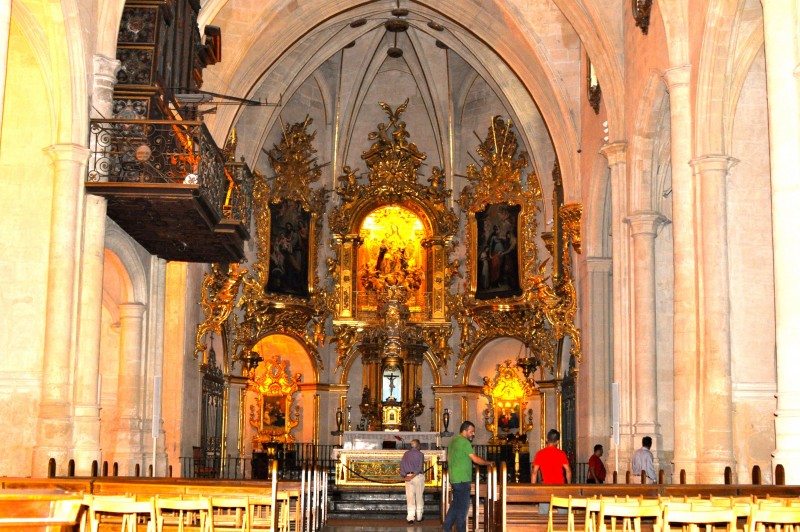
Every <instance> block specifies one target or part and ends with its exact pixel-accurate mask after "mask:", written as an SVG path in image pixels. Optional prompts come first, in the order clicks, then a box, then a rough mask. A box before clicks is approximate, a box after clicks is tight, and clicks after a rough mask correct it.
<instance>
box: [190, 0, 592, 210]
mask: <svg viewBox="0 0 800 532" xmlns="http://www.w3.org/2000/svg"><path fill="white" fill-rule="evenodd" d="M215 7H216V8H217V9H218V12H217V13H216V15H218V16H220V17H224V16H226V13H225V9H226V7H227V6H223V5H215ZM418 7H420V8H421V10H422V11H423V12H424V14H425V15H426V16H430V17H431V18H435V19H441V20H443V21H446V22H447V23H448V25H449V26H451V27H452V28H453V31H456V32H457V33H458V34H459V35H461V34H464V35H465V36H468V37H470V41H471V46H472V48H470V47H469V46H467V47H465V45H464V42H463V39H462V40H461V41H462V42H459V41H460V39H457V38H453V37H450V39H451V40H452V42H447V43H445V44H447V45H448V46H450V45H452V47H453V49H454V50H456V49H457V48H460V49H462V51H463V55H464V56H465V57H471V58H473V59H474V60H475V61H476V63H477V64H480V65H483V66H482V68H484V69H491V72H489V75H490V76H491V77H492V78H495V79H496V80H498V83H500V84H501V85H502V86H503V87H504V88H505V92H506V96H507V98H508V99H509V101H510V102H512V104H513V108H514V111H515V113H516V114H517V117H518V119H517V122H518V123H519V124H520V125H521V128H522V129H521V131H524V132H525V134H526V135H527V131H526V130H525V128H526V127H527V126H528V124H530V123H533V122H534V120H533V118H532V117H533V116H534V115H537V116H538V113H540V112H543V113H546V116H545V117H544V121H545V123H546V124H547V127H548V131H549V134H550V138H551V141H552V143H553V144H554V146H555V150H556V152H558V153H559V154H560V156H559V157H558V159H559V161H560V164H561V169H562V174H563V176H564V180H565V190H566V191H567V194H568V198H567V201H568V202H572V201H578V199H579V198H580V182H579V179H578V177H579V176H578V172H577V170H576V168H575V165H576V157H575V153H576V152H577V146H578V140H577V132H576V127H575V124H574V123H573V122H572V121H571V120H570V117H571V116H572V115H571V113H570V109H569V104H568V102H567V96H566V94H565V89H564V88H563V87H562V86H560V85H559V81H558V80H559V79H560V77H559V76H557V75H554V74H553V72H552V71H551V69H550V68H549V65H548V63H547V61H546V60H545V59H544V58H543V57H542V56H541V52H540V51H539V50H538V47H537V45H536V43H534V42H532V41H531V40H528V39H526V35H527V33H526V32H522V31H514V30H515V28H510V29H509V31H502V32H499V33H496V32H493V31H490V29H489V28H481V27H478V28H477V29H474V30H469V29H467V28H466V26H464V25H461V24H460V23H459V22H458V21H459V19H463V18H464V17H465V5H464V3H463V2H452V1H450V2H442V3H441V5H439V4H437V6H436V8H435V9H434V8H433V7H429V6H425V5H421V4H420V5H419V6H418ZM466 8H469V9H468V10H467V12H471V13H473V14H474V16H475V17H484V18H485V19H487V20H490V19H492V18H494V17H492V16H491V15H492V14H491V13H490V12H488V11H487V6H485V5H483V4H479V3H478V2H473V3H471V4H469V5H468V6H466ZM377 9H382V8H381V6H377V5H374V4H364V5H358V6H353V7H351V8H345V9H344V10H343V9H342V8H341V7H334V6H333V5H332V4H330V3H317V2H314V3H310V4H307V5H303V6H302V7H299V6H298V5H297V4H292V6H291V8H288V7H287V8H285V9H280V10H273V11H271V12H269V13H268V14H265V15H264V20H269V21H270V24H264V25H263V28H264V31H262V32H260V33H254V34H252V35H248V36H247V39H248V40H247V41H246V42H244V43H243V45H242V46H241V49H243V50H248V51H249V53H248V55H244V56H240V57H237V58H236V60H234V61H231V62H230V63H228V64H227V65H223V67H222V68H223V70H222V71H220V72H218V74H219V76H218V78H216V79H215V80H213V81H214V82H216V85H215V87H209V90H216V89H220V90H223V89H225V88H230V87H242V88H244V91H243V94H252V93H255V92H256V91H257V89H258V87H260V86H261V84H262V80H263V79H264V77H265V76H267V75H269V74H271V73H272V72H273V71H274V70H276V69H279V70H280V72H281V73H287V72H298V71H301V70H304V69H305V68H306V66H307V65H308V54H307V53H306V54H303V57H299V56H298V57H291V58H290V56H292V54H291V51H292V49H293V48H294V47H296V45H297V43H298V42H299V41H300V40H308V39H309V38H311V37H313V36H314V32H318V31H319V32H322V31H326V30H328V29H329V28H330V26H331V25H332V24H345V23H346V21H347V20H350V19H355V18H358V17H364V16H371V15H374V14H376V13H377V11H376V10H377ZM380 14H385V11H384V10H381V11H380ZM504 20H512V21H513V20H514V19H513V17H507V18H505V19H504ZM204 21H205V22H211V20H210V18H209V19H204ZM275 28H281V29H282V31H284V32H285V33H289V34H291V35H296V36H297V38H296V39H295V40H294V41H293V42H288V43H287V42H286V41H285V40H282V39H275V38H274V35H273V34H271V33H270V32H271V31H274V29H275ZM473 31H475V32H480V33H474V34H473ZM341 33H345V34H343V35H337V36H336V37H334V38H333V39H332V40H331V43H330V45H325V47H324V48H325V50H328V49H329V48H330V49H331V50H333V49H335V50H341V49H342V48H343V47H344V46H345V45H347V44H348V43H349V42H350V40H352V37H353V34H347V33H346V32H341ZM500 34H502V40H501V39H500V37H499V35H500ZM443 38H447V37H443ZM508 39H511V41H512V42H507V40H508ZM486 44H488V46H486ZM478 47H480V49H477V48H478ZM490 47H492V49H493V50H495V51H493V52H491V54H492V55H491V56H490V55H489V50H490ZM319 52H320V50H317V53H319ZM532 57H534V58H536V60H534V61H532V60H531V58H532ZM286 60H289V61H292V62H293V63H282V62H283V61H286ZM270 79H281V76H271V77H270ZM285 83H286V84H287V85H288V84H289V83H292V81H291V79H290V77H286V80H285ZM285 86H286V85H285ZM285 86H284V87H281V88H276V87H272V88H271V89H270V90H274V91H276V92H283V89H284V88H285ZM223 92H224V90H223ZM534 100H535V101H537V102H539V105H538V107H537V105H535V104H534ZM236 113H237V111H236V110H234V109H222V110H221V111H220V112H219V113H218V115H217V118H216V120H215V122H214V124H213V125H212V129H213V131H214V134H215V136H218V134H219V131H227V130H229V129H230V125H231V124H232V123H233V122H234V120H235V118H236ZM276 119H277V115H276V114H274V115H273V117H272V119H271V120H272V121H274V120H276ZM265 123H266V122H265ZM266 127H267V128H269V127H270V126H269V124H267V125H266ZM262 140H263V139H262ZM258 150H259V147H258V146H255V147H252V148H250V152H251V153H252V154H255V155H257V154H258Z"/></svg>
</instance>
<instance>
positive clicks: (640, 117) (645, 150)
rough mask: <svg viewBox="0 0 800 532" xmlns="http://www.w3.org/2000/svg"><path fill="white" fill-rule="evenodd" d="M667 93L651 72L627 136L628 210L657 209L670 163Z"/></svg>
mask: <svg viewBox="0 0 800 532" xmlns="http://www.w3.org/2000/svg"><path fill="white" fill-rule="evenodd" d="M669 120H670V117H669V95H668V93H667V86H666V84H665V83H664V81H663V79H662V77H661V75H660V74H659V73H658V72H655V71H653V72H651V73H650V77H649V78H648V80H647V83H646V84H645V88H644V91H643V94H642V96H641V98H640V99H639V107H638V109H637V113H636V121H635V124H634V131H633V135H632V138H631V144H630V147H629V150H630V159H629V160H630V164H631V168H630V170H629V175H630V176H631V180H630V181H631V193H630V211H631V212H637V211H641V212H649V211H656V212H660V211H659V207H660V203H661V202H660V198H659V193H660V192H659V191H660V190H661V189H662V186H663V179H664V174H665V170H666V169H667V168H668V166H669V164H670V149H669V147H670V135H669Z"/></svg>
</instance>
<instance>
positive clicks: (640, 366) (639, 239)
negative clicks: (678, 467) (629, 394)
mask: <svg viewBox="0 0 800 532" xmlns="http://www.w3.org/2000/svg"><path fill="white" fill-rule="evenodd" d="M627 221H628V223H629V224H630V227H631V236H632V237H633V284H634V286H633V293H634V297H633V308H634V314H633V321H634V330H635V331H636V334H635V335H634V338H635V340H634V353H636V356H635V357H634V360H633V365H634V375H635V378H636V383H635V385H634V388H635V390H636V394H635V395H634V397H635V405H636V408H635V409H636V413H635V418H634V420H635V422H634V423H635V424H634V434H635V436H634V446H635V447H638V446H639V442H641V441H642V438H643V437H644V436H651V437H652V438H653V444H654V445H653V446H654V449H653V451H654V453H653V454H654V455H655V458H656V468H658V465H659V462H660V461H663V457H664V446H663V439H662V437H661V425H660V424H659V423H658V365H657V361H656V233H657V232H658V228H659V226H661V224H663V223H665V222H666V221H667V219H666V218H664V217H663V216H661V215H660V214H659V213H657V212H643V211H639V212H635V213H633V214H631V215H630V216H629V217H628V219H627Z"/></svg>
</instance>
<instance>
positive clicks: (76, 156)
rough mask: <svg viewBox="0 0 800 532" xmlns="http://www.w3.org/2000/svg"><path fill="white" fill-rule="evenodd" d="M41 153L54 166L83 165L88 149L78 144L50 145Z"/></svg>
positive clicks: (86, 158) (87, 157)
mask: <svg viewBox="0 0 800 532" xmlns="http://www.w3.org/2000/svg"><path fill="white" fill-rule="evenodd" d="M43 151H44V152H45V154H47V155H48V156H49V157H50V159H51V160H52V161H53V164H54V165H56V166H58V165H59V164H61V163H75V164H78V165H83V164H86V161H87V160H88V159H89V148H87V147H86V146H81V145H80V144H52V145H50V146H48V147H46V148H44V150H43Z"/></svg>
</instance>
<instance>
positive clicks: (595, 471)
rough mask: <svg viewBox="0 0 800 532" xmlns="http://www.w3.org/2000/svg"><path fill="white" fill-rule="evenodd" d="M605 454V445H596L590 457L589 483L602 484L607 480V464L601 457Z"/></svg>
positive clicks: (587, 479) (587, 480) (587, 475)
mask: <svg viewBox="0 0 800 532" xmlns="http://www.w3.org/2000/svg"><path fill="white" fill-rule="evenodd" d="M601 456H603V446H602V445H600V444H599V443H598V444H597V445H595V446H594V453H592V456H590V457H589V471H588V472H587V473H586V483H587V484H602V483H603V482H605V480H606V466H605V464H603V461H602V460H600V457H601Z"/></svg>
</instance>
